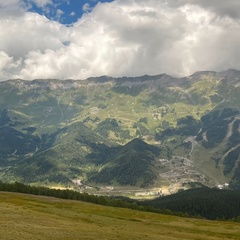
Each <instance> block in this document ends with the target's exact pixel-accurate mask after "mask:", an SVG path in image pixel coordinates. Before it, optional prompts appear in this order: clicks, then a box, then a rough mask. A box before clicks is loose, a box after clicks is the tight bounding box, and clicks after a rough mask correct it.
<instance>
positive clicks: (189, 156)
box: [0, 69, 240, 191]
mask: <svg viewBox="0 0 240 240" xmlns="http://www.w3.org/2000/svg"><path fill="white" fill-rule="evenodd" d="M239 80H240V71H238V70H232V69H230V70H227V71H223V72H213V71H202V72H196V73H194V74H192V75H191V76H188V77H183V78H175V77H171V76H169V75H167V74H160V75H156V76H149V75H145V76H142V77H132V78H127V77H122V78H112V77H108V76H102V77H99V78H89V79H86V80H83V81H81V80H66V81H63V80H56V79H53V80H52V79H47V80H34V81H25V80H8V81H4V82H0V91H1V96H0V128H1V131H4V129H5V130H6V129H8V130H9V134H13V137H12V139H15V140H14V141H15V143H14V144H15V145H12V146H17V147H14V149H13V148H12V149H11V148H10V146H6V147H7V148H8V149H11V151H10V152H8V154H7V152H5V153H4V151H5V150H4V148H3V145H2V146H1V147H0V153H1V154H0V164H1V166H0V167H1V169H0V179H5V180H14V179H15V180H19V175H18V173H19V172H24V171H22V168H26V164H24V166H25V167H23V166H22V165H21V164H22V163H24V162H25V161H27V162H28V165H29V164H30V166H31V164H33V165H32V166H31V167H30V168H29V173H32V176H33V178H34V176H35V180H34V179H32V180H31V181H30V182H35V183H44V184H52V183H54V181H53V182H52V181H50V182H49V180H48V174H45V175H44V177H42V178H41V177H40V179H41V180H39V179H38V178H39V176H38V175H36V174H35V173H36V171H37V170H36V169H37V168H38V167H37V166H38V165H39V166H41V165H44V164H45V165H46V166H49V168H50V169H51V167H52V173H51V174H50V175H53V176H54V174H55V175H57V174H58V173H59V172H62V176H64V179H65V180H64V184H65V185H66V184H67V185H69V184H70V185H71V184H72V181H73V180H74V179H80V180H81V181H84V182H86V183H87V181H88V178H89V179H90V178H91V177H90V176H92V175H96V174H97V173H99V172H101V171H102V169H104V168H105V169H107V166H108V165H107V164H108V161H109V159H110V160H111V159H112V161H113V162H114V161H115V160H114V158H112V157H111V154H110V152H111V151H112V152H113V153H114V151H116V150H113V149H114V148H115V147H116V146H119V147H126V146H127V145H126V144H127V143H128V142H131V141H132V140H134V139H142V140H145V141H146V142H147V143H148V144H150V145H155V146H157V147H160V148H162V149H163V151H162V152H161V153H160V154H159V155H158V156H155V160H154V165H153V166H152V167H151V171H150V174H152V176H155V177H154V179H155V180H154V182H153V183H152V184H151V185H152V186H158V187H159V188H161V187H163V186H165V184H167V185H168V186H173V188H174V189H175V190H177V189H179V188H185V187H188V186H189V185H188V184H187V183H188V182H191V181H198V180H200V182H202V183H203V184H206V185H208V186H217V185H222V184H224V183H231V184H230V185H231V186H234V187H236V188H238V185H239V181H240V177H239V173H238V172H239V169H240V167H239V166H240V165H239V162H240V157H239V154H238V152H239V148H238V147H237V146H238V144H240V142H239V139H240V138H239V135H240V133H239V128H238V126H239V125H238V118H239V117H240V115H239V110H240V105H239V102H240V97H239V96H240V95H239V94H240V82H239ZM74 129H75V130H74ZM7 135H8V133H6V135H5V136H4V135H2V141H4V142H5V143H7V141H6V137H7ZM17 135H19V136H21V138H22V139H23V140H21V141H25V142H26V143H27V144H28V145H29V144H30V145H31V144H33V142H32V143H31V142H28V141H29V140H27V139H30V140H31V139H32V140H31V141H33V140H34V139H38V143H37V145H36V144H35V145H34V146H35V147H33V149H31V151H28V150H27V149H28V148H27V145H26V148H25V147H24V149H22V151H23V152H24V151H25V152H24V153H25V154H22V155H19V154H18V151H17V152H16V150H17V148H18V147H19V149H20V146H22V143H21V141H20V140H18V138H17ZM9 136H10V135H9ZM74 136H75V137H74ZM87 139H88V140H87ZM30 145H29V146H30ZM23 146H24V145H23ZM130 146H131V145H130ZM132 147H134V145H132ZM42 154H43V155H42ZM119 154H120V155H121V154H122V153H120V152H119ZM148 154H150V153H148ZM150 155H151V154H150ZM145 157H146V156H145ZM175 157H177V158H176V159H178V161H177V162H176V160H174V159H175ZM42 158H43V159H45V160H44V161H42V162H41V160H40V159H42ZM116 158H117V157H116ZM140 158H141V156H140ZM185 158H186V160H184V159H185ZM30 159H31V160H30ZM64 159H65V160H64ZM81 159H82V160H81ZM120 159H121V158H120ZM143 159H144V158H143ZM159 159H160V160H159ZM124 161H127V156H125V157H124V159H123V162H124ZM69 162H70V163H72V166H70V165H69V164H68V163H69ZM83 162H84V164H82V163H83ZM150 162H151V161H150V160H149V161H148V163H150ZM174 162H176V163H175V165H176V164H177V166H178V167H177V168H176V169H177V172H178V174H179V180H177V177H175V176H174V175H173V176H172V175H171V171H172V169H174V168H175V167H174V166H175V165H174ZM46 163H49V164H46ZM187 163H189V164H187ZM52 164H53V165H55V166H56V167H53V166H52ZM45 165H44V166H45ZM46 166H45V167H43V169H45V168H47V167H46ZM206 166H207V167H206ZM125 171H126V169H125V170H123V172H125ZM50 172H51V171H50ZM187 172H192V175H189V176H191V177H187V176H188V175H187V174H186V173H187ZM21 175H26V176H27V171H25V173H24V174H23V173H22V174H21ZM198 175H199V177H198ZM142 176H144V172H142ZM142 176H141V177H142ZM171 176H172V178H173V179H175V180H176V181H177V183H178V185H177V184H174V183H173V182H172V180H171ZM133 177H134V176H133ZM141 177H140V176H139V177H138V179H140V178H141ZM20 179H21V178H20ZM66 179H68V180H67V181H66ZM203 179H204V180H203ZM23 181H24V180H23ZM27 182H29V181H27ZM51 182H52V183H51ZM103 182H104V181H103ZM137 182H139V181H135V185H136V186H140V185H141V184H140V185H139V184H137ZM184 182H186V184H185V183H184ZM56 183H57V184H59V183H61V177H60V178H59V180H58V181H57V182H56ZM109 183H111V184H113V185H114V184H115V182H114V181H113V179H112V180H111V181H109ZM232 183H233V184H232ZM97 184H98V183H97ZM130 185H131V184H130ZM169 189H171V187H169ZM169 191H170V190H169Z"/></svg>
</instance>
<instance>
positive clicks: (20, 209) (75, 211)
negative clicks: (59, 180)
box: [0, 192, 240, 240]
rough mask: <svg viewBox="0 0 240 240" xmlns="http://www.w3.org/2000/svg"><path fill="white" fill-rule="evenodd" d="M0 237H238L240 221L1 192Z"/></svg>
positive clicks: (5, 239)
mask: <svg viewBox="0 0 240 240" xmlns="http://www.w3.org/2000/svg"><path fill="white" fill-rule="evenodd" d="M0 202H1V204H0V236H1V240H10V239H14V240H22V239H28V240H31V239H34V240H41V239H48V240H54V239H58V240H63V239H66V240H67V239H71V240H75V239H79V240H80V239H81V240H85V239H88V240H91V239H98V240H101V239H104V240H108V239H112V240H118V239H138V240H139V239H158V240H159V239H160V240H161V239H164V240H168V239H169V240H170V239H171V240H174V239H176V240H177V239H178V240H179V239H191V240H195V239H196V240H197V239H204V240H208V239H211V240H215V239H240V224H238V223H234V222H218V221H214V222H211V221H206V220H195V219H185V218H179V217H174V216H166V215H160V214H153V213H145V212H139V211H134V210H129V209H121V208H113V207H104V206H99V205H95V204H90V203H83V202H76V201H67V200H60V199H56V198H47V197H39V196H30V195H24V194H16V193H4V192H1V193H0Z"/></svg>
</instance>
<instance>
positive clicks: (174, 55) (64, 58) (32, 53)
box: [0, 0, 240, 80]
mask: <svg viewBox="0 0 240 240" xmlns="http://www.w3.org/2000/svg"><path fill="white" fill-rule="evenodd" d="M9 2H12V3H11V4H9V5H8V6H7V5H3V4H2V5H1V1H0V11H5V12H7V11H10V9H13V8H14V7H18V8H19V9H21V11H22V13H21V14H15V15H14V14H13V15H12V16H10V15H5V16H3V17H0V79H1V80H5V79H8V78H23V79H34V78H60V79H68V78H74V79H84V78H87V77H91V76H99V75H111V76H136V75H143V74H159V73H163V72H166V73H168V74H171V75H174V76H184V75H189V74H191V73H193V72H195V71H199V70H216V71H221V70H226V69H228V68H236V69H239V66H240V34H239V32H240V16H239V13H238V11H236V9H237V8H238V9H239V8H240V2H239V3H238V1H237V0H236V1H235V0H229V1H227V2H228V5H227V4H226V1H221V0H216V1H215V0H213V1H205V0H203V1H200V0H196V1H194V0H165V1H160V0H115V1H113V2H111V3H98V4H97V5H96V6H95V7H94V9H92V11H91V12H90V13H85V14H84V15H83V17H82V18H81V19H79V21H78V22H76V23H74V24H73V25H72V26H65V25H62V24H60V23H58V22H56V21H52V20H49V19H47V18H45V17H44V16H40V15H38V14H36V13H29V12H26V11H25V8H24V6H23V5H21V1H17V0H10V1H9ZM39 2H40V1H39ZM41 2H42V4H43V3H44V2H45V3H47V2H49V1H41ZM11 11H12V10H11ZM13 16H14V17H13ZM66 43H67V44H66Z"/></svg>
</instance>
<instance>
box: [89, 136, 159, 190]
mask: <svg viewBox="0 0 240 240" xmlns="http://www.w3.org/2000/svg"><path fill="white" fill-rule="evenodd" d="M160 152H161V151H160V149H159V148H157V147H154V146H151V145H148V144H147V143H145V142H144V141H142V140H140V139H134V140H132V141H131V142H129V143H128V144H126V145H124V146H122V147H118V148H117V149H115V150H114V153H113V154H112V155H113V156H111V157H110V159H109V160H108V163H107V164H106V165H105V166H104V167H103V169H102V170H101V171H100V172H97V173H96V174H94V175H92V176H91V177H90V178H89V181H94V182H97V183H104V184H113V183H115V184H120V185H137V186H141V187H145V186H148V185H150V184H153V183H154V180H155V179H156V178H157V173H156V172H155V171H154V160H155V159H156V157H159V155H160Z"/></svg>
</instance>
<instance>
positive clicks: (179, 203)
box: [145, 188, 240, 219]
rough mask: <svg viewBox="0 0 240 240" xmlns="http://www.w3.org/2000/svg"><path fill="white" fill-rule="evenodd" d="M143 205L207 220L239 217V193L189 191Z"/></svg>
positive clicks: (229, 191) (230, 191) (209, 190)
mask: <svg viewBox="0 0 240 240" xmlns="http://www.w3.org/2000/svg"><path fill="white" fill-rule="evenodd" d="M145 204H147V205H151V206H154V207H156V208H161V209H169V210H171V211H175V212H183V213H188V214H189V215H190V216H201V217H204V218H207V219H233V218H236V217H238V216H240V191H233V190H220V189H210V188H199V189H191V190H186V191H181V192H179V193H176V194H173V195H170V196H165V197H160V198H157V199H154V200H151V201H147V202H145Z"/></svg>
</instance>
